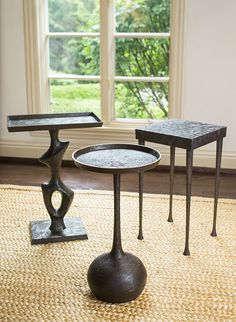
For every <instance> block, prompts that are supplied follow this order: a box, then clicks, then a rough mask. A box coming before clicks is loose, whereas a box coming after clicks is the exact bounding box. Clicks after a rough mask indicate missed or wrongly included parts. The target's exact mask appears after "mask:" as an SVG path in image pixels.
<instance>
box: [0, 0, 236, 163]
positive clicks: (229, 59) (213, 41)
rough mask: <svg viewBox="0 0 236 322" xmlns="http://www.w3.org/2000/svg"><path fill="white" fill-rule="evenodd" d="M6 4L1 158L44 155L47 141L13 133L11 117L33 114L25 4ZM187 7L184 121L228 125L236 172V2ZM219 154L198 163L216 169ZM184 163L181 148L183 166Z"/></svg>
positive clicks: (0, 29)
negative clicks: (28, 89)
mask: <svg viewBox="0 0 236 322" xmlns="http://www.w3.org/2000/svg"><path fill="white" fill-rule="evenodd" d="M0 1H1V2H0V6H1V7H0V21H1V25H0V44H1V47H0V77H1V78H0V81H1V83H0V85H1V88H0V136H1V137H0V143H1V144H0V155H8V156H20V157H39V156H41V154H42V153H43V152H44V151H45V146H47V144H48V140H47V139H44V138H35V137H32V136H31V135H30V134H28V133H17V134H15V133H8V131H7V123H6V117H7V115H9V114H25V113H27V96H26V76H25V51H24V25H23V8H22V1H21V0H0ZM186 4H187V6H186V25H185V48H184V52H185V54H184V89H183V118H184V119H188V120H196V121H202V122H208V123H215V124H221V125H226V126H227V127H228V131H227V137H226V138H225V140H224V153H223V160H222V166H223V167H225V168H236V103H235V102H236V82H235V76H236V58H235V57H236V19H235V13H236V1H235V0H225V1H222V0H186ZM45 141H46V142H45ZM34 145H35V146H36V147H37V149H32V147H33V146H34ZM159 149H160V150H161V149H163V151H164V153H163V152H162V150H161V152H162V154H163V156H164V157H163V161H162V162H163V163H167V162H168V150H167V149H166V148H162V147H161V146H160V147H159ZM68 155H69V154H68ZM214 155H215V144H211V145H208V146H206V147H204V148H202V149H198V150H196V153H195V158H194V164H195V165H198V166H213V165H214ZM184 159H185V158H184V151H183V150H178V156H177V163H178V164H183V163H184Z"/></svg>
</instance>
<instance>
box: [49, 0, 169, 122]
mask: <svg viewBox="0 0 236 322" xmlns="http://www.w3.org/2000/svg"><path fill="white" fill-rule="evenodd" d="M48 3H49V30H50V31H51V32H63V31H68V32H75V31H76V32H99V0H80V1H78V0H49V1H48ZM169 29H170V0H135V1H134V0H117V1H116V32H169ZM99 60H100V57H99V39H96V38H73V37H71V38H67V39H63V38H53V39H51V40H50V69H51V70H52V71H53V72H54V73H64V74H78V75H99V74H100V68H99ZM168 66H169V39H154V38H151V39H147V38H146V39H125V38H119V39H116V68H115V73H116V76H139V77H143V76H146V77H148V76H153V77H162V76H168V74H169V68H168ZM80 85H81V84H80ZM59 86H60V90H61V91H62V92H63V93H64V96H62V95H60V92H59V90H58V89H59ZM76 86H79V85H78V83H77V81H70V82H69V83H66V82H64V85H59V83H58V81H52V82H51V101H52V110H53V111H54V110H55V111H58V110H60V111H63V105H66V106H67V107H66V109H69V108H70V107H69V106H70V105H71V110H72V111H74V109H77V110H78V108H79V107H78V106H80V107H82V108H85V104H86V100H87V106H89V107H90V108H91V104H92V103H91V102H94V104H95V105H96V106H94V109H95V110H97V108H98V106H99V97H100V95H99V96H97V95H94V90H92V88H93V89H94V86H95V88H96V90H97V92H98V91H99V84H92V85H91V84H88V82H84V84H83V86H82V87H81V86H80V91H79V93H78V90H76ZM86 86H87V90H85V89H86ZM89 88H90V92H91V96H90V98H88V97H86V100H85V98H84V96H83V95H82V94H81V90H82V91H83V89H84V91H85V92H86V93H89ZM115 88H116V91H115V99H116V113H115V114H116V117H117V118H163V117H166V116H167V115H168V83H167V82H164V83H156V82H123V83H122V82H119V83H116V84H115ZM66 91H67V92H68V93H67V94H66ZM63 97H64V98H63ZM75 100H77V101H78V102H77V103H75ZM88 100H89V101H88ZM95 102H96V103H95ZM94 109H93V111H94Z"/></svg>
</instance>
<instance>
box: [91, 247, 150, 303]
mask: <svg viewBox="0 0 236 322" xmlns="http://www.w3.org/2000/svg"><path fill="white" fill-rule="evenodd" d="M146 280H147V272H146V269H145V267H144V265H143V263H142V262H141V260H140V259H139V258H138V257H136V256H134V255H132V254H130V253H123V252H122V253H118V254H113V253H105V254H102V255H100V256H98V257H97V258H96V259H95V260H94V261H93V262H92V263H91V265H90V267H89V269H88V283H89V287H90V289H91V291H92V293H93V294H94V295H95V296H96V297H97V298H98V299H100V300H102V301H105V302H109V303H124V302H128V301H132V300H134V299H136V298H137V297H138V296H139V295H140V294H141V293H142V291H143V289H144V287H145V285H146Z"/></svg>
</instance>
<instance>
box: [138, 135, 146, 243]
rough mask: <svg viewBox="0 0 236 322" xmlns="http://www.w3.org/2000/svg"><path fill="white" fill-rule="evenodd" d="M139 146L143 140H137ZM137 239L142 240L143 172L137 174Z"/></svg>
mask: <svg viewBox="0 0 236 322" xmlns="http://www.w3.org/2000/svg"><path fill="white" fill-rule="evenodd" d="M138 144H139V145H145V141H144V140H138ZM138 239H139V240H142V239H143V172H140V173H139V232H138Z"/></svg>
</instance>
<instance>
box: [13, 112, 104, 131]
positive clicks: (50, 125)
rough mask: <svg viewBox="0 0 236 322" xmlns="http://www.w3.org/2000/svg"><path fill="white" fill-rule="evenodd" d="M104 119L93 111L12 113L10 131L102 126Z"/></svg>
mask: <svg viewBox="0 0 236 322" xmlns="http://www.w3.org/2000/svg"><path fill="white" fill-rule="evenodd" d="M102 124H103V123H102V121H101V120H100V119H99V118H98V117H97V116H96V115H95V114H94V113H92V112H83V113H58V114H26V115H10V116H8V119H7V127H8V131H9V132H24V131H42V130H56V129H58V130H59V129H71V128H86V127H100V126H102Z"/></svg>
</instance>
